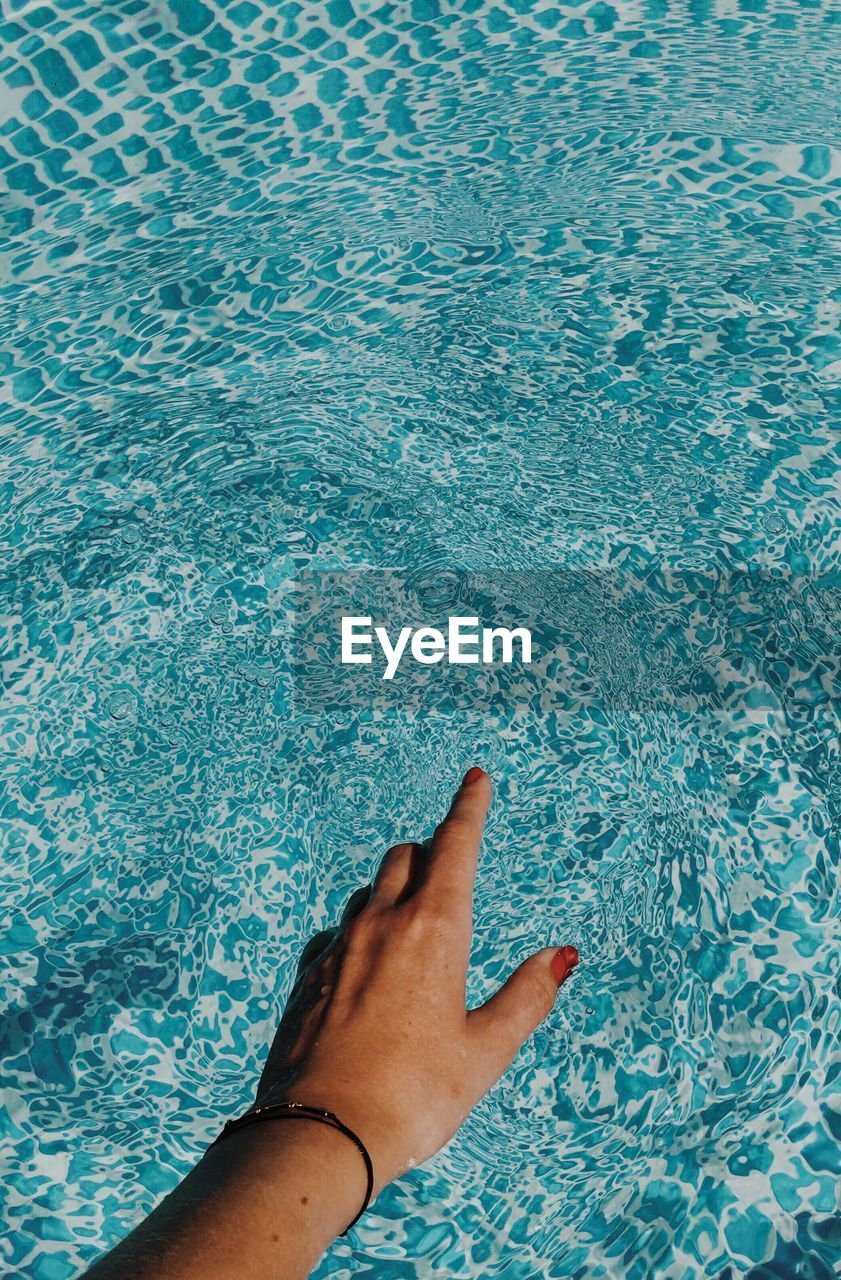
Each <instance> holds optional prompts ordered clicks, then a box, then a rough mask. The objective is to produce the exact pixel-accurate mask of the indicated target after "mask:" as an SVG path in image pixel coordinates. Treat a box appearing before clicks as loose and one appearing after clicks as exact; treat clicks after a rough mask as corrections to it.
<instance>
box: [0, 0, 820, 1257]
mask: <svg viewBox="0 0 841 1280" xmlns="http://www.w3.org/2000/svg"><path fill="white" fill-rule="evenodd" d="M0 37H2V38H1V39H0V76H2V84H3V88H2V91H0V110H1V111H2V116H1V117H0V119H2V123H0V168H1V169H2V180H3V184H4V186H3V190H4V196H3V200H2V236H3V248H2V254H1V255H0V274H1V275H2V282H1V283H0V287H2V305H0V327H2V335H1V341H0V345H1V346H2V355H0V361H1V362H2V363H0V372H2V376H3V388H4V394H3V397H2V400H0V431H2V440H3V452H2V472H0V482H2V486H3V489H2V493H3V501H2V503H0V543H2V562H1V563H2V582H1V583H0V592H1V593H2V601H0V615H2V616H1V617H0V624H2V628H3V637H2V652H3V667H2V671H3V677H4V698H3V702H2V712H0V753H1V754H0V776H1V777H2V793H0V795H1V798H0V804H2V808H0V824H2V825H0V833H2V834H1V835H0V838H2V845H3V850H4V852H3V857H2V862H0V922H2V924H1V925H0V928H2V934H1V935H0V936H2V943H3V946H2V951H3V967H2V971H0V996H1V997H2V1011H3V1012H2V1031H1V1032H0V1034H1V1035H2V1050H3V1058H4V1067H3V1076H4V1083H5V1086H6V1087H5V1091H4V1103H5V1108H6V1109H5V1111H4V1112H3V1115H2V1130H0V1133H2V1142H0V1166H2V1175H3V1176H2V1179H1V1180H0V1185H2V1192H0V1196H2V1207H3V1219H4V1223H5V1230H4V1232H3V1233H2V1240H0V1263H2V1268H0V1269H2V1271H3V1274H4V1275H8V1276H10V1277H15V1278H18V1277H24V1278H25V1280H30V1278H31V1280H65V1278H67V1277H72V1276H74V1275H76V1274H78V1272H79V1270H80V1269H81V1268H82V1267H83V1265H84V1264H86V1263H87V1262H89V1261H91V1260H92V1259H93V1257H95V1256H97V1255H98V1253H99V1252H101V1251H102V1250H103V1249H104V1248H106V1247H107V1246H109V1245H110V1244H112V1243H114V1242H116V1240H117V1239H119V1238H120V1237H121V1236H122V1235H123V1234H124V1233H125V1232H127V1231H128V1229H129V1228H130V1227H131V1226H132V1225H133V1224H134V1222H136V1221H137V1220H138V1218H139V1217H140V1216H142V1215H143V1213H145V1212H146V1211H148V1210H149V1209H150V1208H151V1206H152V1205H153V1204H154V1203H155V1202H156V1201H157V1200H158V1199H159V1198H160V1197H161V1196H162V1195H163V1194H164V1193H165V1192H166V1191H168V1190H169V1189H171V1187H172V1186H173V1185H174V1184H175V1183H176V1182H177V1180H178V1179H179V1178H180V1177H181V1176H183V1175H184V1173H185V1172H186V1171H187V1170H188V1169H189V1167H191V1165H192V1164H193V1163H194V1162H195V1160H196V1159H197V1158H198V1156H199V1153H200V1152H201V1151H202V1150H203V1149H204V1147H205V1146H206V1145H207V1143H208V1142H209V1141H210V1140H211V1138H212V1137H214V1136H215V1135H216V1133H217V1132H218V1130H219V1128H220V1127H221V1124H222V1122H223V1121H224V1120H225V1119H226V1118H227V1117H228V1116H229V1115H231V1114H233V1113H235V1112H236V1111H238V1110H240V1109H243V1108H244V1106H245V1105H247V1103H248V1102H249V1101H250V1099H251V1096H252V1092H253V1089H254V1086H255V1084H256V1079H257V1075H258V1072H259V1068H260V1065H261V1062H262V1059H263V1056H264V1054H265V1051H266V1046H267V1044H268V1042H269V1039H270V1037H271V1034H272V1031H273V1028H274V1025H275V1023H276V1020H277V1017H278V1014H279V1011H280V1009H281V1007H282V1003H283V1000H284V997H285V994H286V992H287V990H288V988H289V986H290V984H291V981H292V975H293V972H294V969H295V965H296V962H297V956H298V954H299V951H300V949H301V947H302V946H303V944H304V942H305V940H306V939H307V937H308V936H309V935H310V934H311V933H312V932H313V931H314V930H315V929H317V928H320V927H322V926H323V925H324V924H325V923H327V922H329V921H331V920H333V919H334V917H335V913H336V912H337V910H338V909H339V907H340V905H341V904H342V903H343V902H344V900H345V898H346V897H347V896H348V894H349V893H350V892H351V891H352V889H353V888H354V887H356V885H357V884H358V883H360V882H361V881H364V880H366V879H367V878H368V877H369V876H370V873H371V871H372V869H373V867H374V866H375V865H376V862H377V860H378V858H379V856H380V854H381V852H382V851H383V849H384V848H385V847H386V846H387V845H388V844H390V843H392V842H394V841H395V840H396V839H398V838H406V837H412V836H415V835H416V834H418V833H420V834H425V833H427V832H428V831H429V830H430V828H431V826H432V825H433V824H434V822H435V821H436V820H437V819H438V817H439V816H440V814H441V811H442V808H443V806H444V805H445V803H446V800H447V796H448V794H449V791H450V789H451V788H452V786H453V785H454V783H455V781H456V779H457V778H458V776H459V775H460V772H461V771H462V770H463V769H464V768H465V767H466V766H467V765H469V764H472V763H476V762H478V763H481V764H484V765H485V766H486V767H487V768H488V769H490V771H491V772H492V774H493V776H494V778H495V780H496V801H495V805H494V808H493V810H492V812H491V815H490V818H489V823H488V830H487V838H486V841H485V845H484V849H483V855H482V859H481V863H480V872H479V880H478V884H477V891H476V938H475V948H474V964H473V968H472V972H471V989H470V991H469V998H470V1003H478V1001H479V1000H481V999H483V998H484V997H485V996H486V995H487V994H488V993H489V992H490V991H491V990H493V989H494V988H495V986H496V985H497V983H498V982H499V981H500V980H501V979H502V977H503V976H504V975H505V974H506V973H507V972H508V971H509V969H510V968H511V967H512V965H514V964H515V963H517V962H518V961H519V960H520V959H521V958H523V957H524V956H525V955H526V954H528V953H529V952H530V951H532V950H535V949H537V948H538V947H541V946H545V945H548V944H550V943H552V942H556V941H557V942H560V943H567V942H570V943H575V944H576V945H577V946H578V947H579V949H580V951H581V954H582V964H581V966H580V967H579V969H578V970H577V972H576V974H575V976H574V978H573V979H572V980H571V981H570V983H569V984H568V985H567V986H566V987H565V988H564V990H563V993H562V995H561V996H560V997H559V1001H558V1005H557V1008H556V1009H555V1010H554V1011H553V1013H552V1015H551V1016H550V1018H549V1019H548V1021H547V1022H546V1023H545V1024H544V1025H543V1026H542V1027H541V1028H540V1030H539V1031H538V1032H537V1034H536V1035H535V1036H534V1037H533V1038H532V1039H531V1040H530V1041H529V1042H528V1044H527V1045H526V1047H525V1048H524V1050H523V1051H522V1053H521V1055H520V1056H519V1057H518V1059H517V1060H516V1062H515V1064H514V1065H513V1066H512V1068H511V1069H510V1071H509V1072H508V1073H507V1074H506V1076H505V1077H504V1078H503V1080H502V1081H501V1082H500V1084H499V1085H498V1087H497V1088H496V1089H495V1090H493V1091H492V1092H491V1093H490V1094H489V1095H488V1097H487V1098H486V1099H485V1100H484V1101H483V1103H482V1104H481V1105H480V1106H479V1107H478V1108H477V1110H476V1111H475V1112H474V1113H473V1114H472V1115H471V1116H470V1118H469V1119H468V1121H467V1122H466V1124H465V1125H464V1127H463V1129H462V1130H461V1131H460V1133H459V1134H458V1135H457V1136H456V1138H455V1139H454V1140H453V1142H452V1143H450V1144H449V1146H448V1147H447V1148H446V1149H445V1150H444V1151H442V1152H440V1153H439V1155H438V1156H437V1157H436V1158H435V1159H434V1160H433V1161H432V1162H430V1164H428V1165H426V1166H424V1167H422V1168H420V1169H417V1170H415V1171H413V1172H412V1173H411V1174H410V1175H409V1176H407V1177H405V1178H403V1179H401V1180H400V1182H398V1183H396V1184H394V1185H393V1186H391V1187H390V1188H388V1189H387V1190H386V1191H385V1192H384V1193H383V1194H382V1195H381V1196H380V1198H379V1199H378V1201H377V1202H376V1205H375V1206H374V1207H373V1208H372V1209H371V1210H370V1211H369V1212H368V1213H367V1214H366V1215H365V1217H364V1218H363V1219H362V1220H361V1221H360V1223H359V1224H358V1226H357V1228H356V1229H355V1230H354V1232H353V1234H352V1238H351V1239H350V1241H342V1242H341V1243H339V1244H337V1245H336V1246H335V1248H334V1249H333V1250H332V1251H331V1253H330V1254H328V1256H327V1257H326V1258H325V1260H324V1261H323V1263H322V1264H321V1266H320V1267H319V1270H318V1272H317V1275H318V1276H320V1277H327V1276H330V1277H337V1276H338V1277H341V1276H349V1275H351V1274H358V1275H360V1276H362V1277H370V1278H371V1280H373V1278H374V1277H376V1278H377V1280H379V1278H380V1277H398V1276H400V1277H433V1276H435V1277H439V1276H446V1277H448V1278H451V1280H470V1278H472V1277H477V1276H479V1277H493V1276H499V1277H502V1276H505V1277H508V1278H509V1280H538V1278H539V1280H543V1278H544V1277H545V1278H547V1280H573V1278H574V1280H649V1278H651V1277H656V1278H657V1280H701V1278H702V1277H704V1278H706V1277H709V1278H711V1280H737V1278H738V1277H744V1276H749V1277H750V1280H767V1278H768V1277H775V1278H777V1280H795V1278H797V1280H827V1278H828V1277H831V1276H833V1275H836V1274H837V1270H836V1265H837V1258H838V1256H839V1248H840V1247H841V1228H839V1218H838V1206H837V1182H836V1180H837V1174H838V1120H837V1115H834V1114H833V1111H832V1109H831V1105H830V1104H831V1101H832V1099H833V1097H834V1098H835V1099H836V1102H837V1094H838V1078H837V1069H838V1066H837V1062H838V1060H837V1043H838V1031H839V1024H841V1007H839V995H838V988H837V969H838V965H837V957H838V930H837V922H838V908H839V897H838V878H837V873H838V864H839V833H840V832H841V763H839V761H841V750H840V749H839V719H838V699H837V695H838V667H839V652H838V646H837V635H838V633H839V626H840V625H841V583H839V579H838V576H837V570H838V560H839V484H838V475H839V471H838V466H839V448H838V441H839V437H838V434H837V430H836V428H837V423H838V419H837V412H836V407H837V399H836V395H837V386H838V367H839V366H838V314H839V291H838V284H837V243H836V242H834V236H835V235H836V233H837V226H838V214H839V198H838V190H839V189H838V176H839V172H841V160H839V149H838V136H839V130H838V125H839V119H838V105H837V88H834V87H833V86H834V85H836V84H837V74H838V55H839V34H838V27H837V11H833V9H832V8H831V7H830V5H829V4H828V3H800V4H792V3H783V2H780V3H774V2H772V0H767V2H764V0H741V2H737V0H733V2H732V3H731V2H730V0H721V2H720V3H712V2H710V0H689V2H688V3H686V4H678V3H674V4H667V3H664V2H663V0H656V2H654V0H652V3H641V4H622V5H617V4H611V3H606V2H603V0H597V2H596V3H593V4H586V3H585V4H583V5H581V6H578V7H564V8H556V7H552V6H547V5H542V4H536V3H531V2H530V0H521V2H520V3H476V2H474V0H468V2H467V3H461V4H457V5H455V4H446V5H445V4H440V3H438V0H415V2H413V3H406V4H386V5H382V6H377V5H374V4H368V3H357V4H355V5H352V4H351V3H350V2H349V0H331V3H328V4H317V5H310V6H307V5H300V4H283V3H281V4H276V5H269V4H268V3H264V2H263V0H260V2H259V3H258V2H256V0H242V2H241V3H234V4H228V5H225V4H209V3H204V2H203V0H177V2H176V0H172V2H171V3H170V4H168V5H167V4H164V3H155V4H153V3H145V2H143V0H126V2H117V0H101V2H100V3H96V4H86V3H80V2H75V0H67V2H66V3H61V4H57V3H52V4H50V3H44V4H38V3H37V2H35V0H29V2H27V3H8V4H7V5H6V6H5V21H4V23H3V26H2V28H0ZM833 71H834V75H833ZM361 569H376V570H378V571H381V570H383V569H391V570H394V571H395V572H396V573H397V574H398V575H402V576H400V579H399V588H398V589H399V590H400V591H403V592H404V595H405V598H406V600H407V601H408V602H409V603H410V604H412V605H413V606H414V605H418V604H419V605H420V606H422V610H425V612H426V614H427V615H430V614H434V613H435V612H436V611H438V613H443V614H446V613H448V612H457V611H458V610H457V609H455V608H454V607H453V606H455V605H458V606H459V608H461V606H462V604H463V602H464V601H465V600H475V599H476V598H477V593H478V595H479V597H480V598H481V599H484V600H486V601H487V600H490V601H491V603H492V604H493V605H494V607H498V609H499V611H500V612H501V613H502V612H505V611H506V610H508V611H509V613H510V615H511V616H512V617H513V616H514V615H516V614H522V615H525V617H526V618H527V619H529V620H530V621H532V622H533V624H534V626H535V634H536V636H537V637H538V638H539V646H538V647H539V650H540V660H539V662H538V663H537V664H536V665H535V667H534V668H533V669H531V670H530V671H529V672H520V673H519V675H517V676H516V677H514V676H511V677H510V678H503V677H502V676H499V677H497V676H496V675H491V676H489V677H488V678H487V681H486V682H485V683H479V684H476V685H474V686H471V685H469V684H468V685H464V686H462V685H459V686H453V683H452V681H448V680H447V679H446V678H445V674H446V673H445V672H444V670H443V669H430V671H429V672H428V673H427V674H428V679H426V678H425V680H424V683H423V684H420V683H419V682H418V681H417V679H416V678H412V679H410V677H408V676H407V682H406V683H404V685H402V686H400V682H399V680H395V682H394V687H393V688H391V689H390V690H389V692H387V693H386V692H383V691H382V689H376V690H375V689H374V688H373V686H363V685H358V686H354V689H351V690H350V693H349V694H348V693H347V686H344V685H343V686H342V689H344V690H345V692H342V689H340V687H339V684H338V682H336V683H334V680H333V675H334V674H335V673H334V672H332V673H331V669H330V658H329V653H328V651H327V647H326V642H323V641H321V640H319V639H318V638H317V637H316V638H315V639H313V638H312V636H309V641H310V642H311V645H310V647H311V649H312V652H308V653H306V654H305V656H304V658H303V659H301V660H298V659H296V657H295V654H296V653H297V652H298V648H297V647H296V642H301V641H304V642H306V641H307V640H308V632H307V627H306V625H305V623H302V622H301V618H302V617H304V618H307V617H309V616H310V614H309V613H308V612H307V610H306V609H305V608H304V609H302V607H301V602H302V599H303V601H304V603H306V602H309V603H310V604H313V602H314V604H315V607H316V610H317V608H318V607H320V606H321V605H326V606H327V607H328V609H329V608H330V607H331V606H332V604H333V602H334V601H335V599H336V598H337V596H336V593H337V592H339V593H340V594H341V593H342V592H345V591H351V592H352V591H353V590H355V589H356V586H357V585H358V583H359V582H360V581H363V582H364V581H369V579H365V578H364V577H362V578H358V577H356V576H355V575H354V574H353V573H352V572H351V571H356V570H361ZM483 575H485V577H484V578H483ZM488 575H490V580H491V585H490V586H488V580H487V576H488ZM337 583H338V586H337ZM302 584H304V585H302ZM349 584H350V585H349ZM343 598H344V597H343ZM376 603H377V602H376V601H375V605H376ZM506 616H507V615H506ZM430 620H431V618H430ZM319 634H320V633H319ZM304 647H305V648H306V644H305V645H304ZM354 690H355V692H354Z"/></svg>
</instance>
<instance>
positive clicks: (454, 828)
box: [439, 813, 473, 836]
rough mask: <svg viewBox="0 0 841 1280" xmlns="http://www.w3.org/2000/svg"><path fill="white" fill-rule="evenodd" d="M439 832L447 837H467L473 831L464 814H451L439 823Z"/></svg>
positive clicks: (468, 819) (471, 824)
mask: <svg viewBox="0 0 841 1280" xmlns="http://www.w3.org/2000/svg"><path fill="white" fill-rule="evenodd" d="M439 830H440V831H441V832H442V833H444V832H446V833H447V834H448V835H458V836H462V835H468V834H469V833H470V832H471V831H472V830H473V823H472V822H471V821H470V818H469V817H468V815H467V814H466V813H451V814H450V816H449V817H448V818H445V819H444V821H443V822H442V823H441V825H440V828H439Z"/></svg>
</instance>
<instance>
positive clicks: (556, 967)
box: [552, 947, 578, 985]
mask: <svg viewBox="0 0 841 1280" xmlns="http://www.w3.org/2000/svg"><path fill="white" fill-rule="evenodd" d="M577 964H578V952H577V951H576V949H575V947H561V949H560V951H556V952H555V954H554V955H553V957H552V974H553V976H554V978H555V980H556V982H557V983H558V985H560V984H561V983H562V982H563V980H564V978H566V977H568V975H569V974H570V973H572V970H573V969H574V968H575V966H576V965H577Z"/></svg>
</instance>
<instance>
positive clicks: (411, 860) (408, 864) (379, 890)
mask: <svg viewBox="0 0 841 1280" xmlns="http://www.w3.org/2000/svg"><path fill="white" fill-rule="evenodd" d="M426 862H427V849H426V846H425V845H422V844H396V845H394V847H393V848H392V849H389V850H388V852H387V853H386V854H385V855H384V856H383V860H382V862H381V863H380V866H379V870H378V871H377V874H376V876H375V877H374V885H373V889H372V891H371V897H370V903H371V906H372V907H396V906H399V905H400V903H401V902H405V900H406V898H408V897H411V895H412V894H413V893H415V892H416V891H417V889H418V888H419V887H420V884H421V883H422V881H423V875H424V871H425V869H426Z"/></svg>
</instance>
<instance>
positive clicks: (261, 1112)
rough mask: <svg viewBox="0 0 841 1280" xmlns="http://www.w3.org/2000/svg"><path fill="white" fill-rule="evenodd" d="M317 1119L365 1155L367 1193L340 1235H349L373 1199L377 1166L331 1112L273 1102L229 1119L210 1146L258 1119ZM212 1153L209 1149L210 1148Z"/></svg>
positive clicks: (355, 1137)
mask: <svg viewBox="0 0 841 1280" xmlns="http://www.w3.org/2000/svg"><path fill="white" fill-rule="evenodd" d="M274 1119H277V1120H296V1119H303V1120H318V1121H319V1123H320V1124H329V1125H331V1126H332V1128H334V1129H338V1130H339V1131H340V1133H344V1134H347V1136H348V1137H349V1138H350V1140H351V1142H353V1143H355V1144H356V1146H357V1147H358V1148H359V1150H360V1151H361V1153H362V1159H363V1160H364V1161H365V1171H366V1173H367V1174H368V1190H367V1191H366V1192H365V1202H364V1204H363V1205H362V1208H361V1209H360V1210H359V1213H358V1214H357V1215H356V1217H355V1218H354V1219H353V1221H352V1222H349V1223H348V1225H347V1226H346V1227H345V1229H344V1231H343V1232H342V1233H341V1234H342V1235H343V1236H346V1235H347V1233H348V1232H349V1231H350V1229H351V1227H353V1226H355V1225H356V1223H357V1222H358V1221H359V1219H360V1218H361V1217H362V1215H363V1213H364V1212H365V1210H366V1209H367V1208H368V1203H369V1201H370V1199H371V1193H372V1191H373V1190H374V1166H373V1165H372V1163H371V1157H370V1156H369V1155H368V1152H367V1150H366V1148H365V1144H364V1143H363V1141H362V1139H361V1138H358V1137H357V1136H356V1134H355V1133H354V1132H353V1130H352V1129H349V1128H348V1127H347V1125H346V1124H342V1122H341V1120H340V1119H339V1117H338V1116H336V1115H334V1114H333V1112H332V1111H323V1110H322V1109H321V1108H320V1107H308V1106H307V1104H306V1103H305V1102H273V1103H271V1104H270V1105H269V1106H267V1107H255V1108H254V1110H253V1111H246V1112H245V1114H244V1115H241V1116H239V1117H238V1118H237V1119H236V1120H228V1121H227V1123H226V1124H225V1127H224V1128H223V1130H222V1132H221V1133H220V1134H219V1136H218V1137H216V1138H214V1139H213V1141H212V1142H211V1144H210V1146H211V1147H215V1146H216V1143H217V1142H221V1141H222V1139H223V1138H227V1136H228V1134H229V1133H234V1132H235V1131H236V1130H237V1129H244V1128H245V1126H246V1125H249V1124H256V1123H257V1121H258V1120H274ZM208 1150H210V1147H208Z"/></svg>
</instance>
